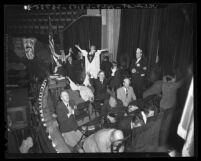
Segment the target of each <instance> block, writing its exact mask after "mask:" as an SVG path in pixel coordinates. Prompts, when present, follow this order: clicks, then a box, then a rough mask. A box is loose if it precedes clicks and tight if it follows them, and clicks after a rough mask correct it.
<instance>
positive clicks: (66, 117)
mask: <svg viewBox="0 0 201 161" xmlns="http://www.w3.org/2000/svg"><path fill="white" fill-rule="evenodd" d="M60 98H61V100H62V101H61V102H60V103H59V104H58V106H57V109H56V112H57V119H58V122H59V128H60V131H61V133H62V136H63V137H64V140H65V142H66V144H68V145H69V146H71V147H74V146H75V145H76V144H77V143H78V142H79V140H80V138H81V137H82V133H81V132H80V131H79V130H78V125H77V121H76V120H75V117H74V113H75V111H74V110H75V109H76V106H75V104H74V103H73V102H72V101H70V100H69V94H68V92H67V91H65V90H64V91H62V92H61V95H60Z"/></svg>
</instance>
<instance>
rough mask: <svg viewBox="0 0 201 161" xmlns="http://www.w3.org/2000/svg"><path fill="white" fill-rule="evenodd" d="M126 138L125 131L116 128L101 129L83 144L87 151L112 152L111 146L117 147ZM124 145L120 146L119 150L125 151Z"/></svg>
mask: <svg viewBox="0 0 201 161" xmlns="http://www.w3.org/2000/svg"><path fill="white" fill-rule="evenodd" d="M123 139H124V135H123V132H122V131H121V130H116V129H101V130H99V131H97V132H96V133H94V134H92V135H90V136H89V137H88V138H87V139H86V140H85V141H84V144H83V149H84V151H85V152H86V153H96V152H112V151H111V146H112V145H113V147H117V146H118V145H119V144H121V143H122V140H123ZM123 151H124V147H123V146H122V147H120V149H119V152H123Z"/></svg>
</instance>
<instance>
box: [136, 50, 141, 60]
mask: <svg viewBox="0 0 201 161" xmlns="http://www.w3.org/2000/svg"><path fill="white" fill-rule="evenodd" d="M141 57H142V50H141V49H140V48H137V50H136V58H137V59H139V58H141Z"/></svg>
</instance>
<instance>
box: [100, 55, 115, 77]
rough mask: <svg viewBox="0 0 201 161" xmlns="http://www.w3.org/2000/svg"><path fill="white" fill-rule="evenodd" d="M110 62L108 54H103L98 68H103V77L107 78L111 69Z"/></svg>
mask: <svg viewBox="0 0 201 161" xmlns="http://www.w3.org/2000/svg"><path fill="white" fill-rule="evenodd" d="M111 68H112V63H111V62H110V61H109V57H108V56H104V59H103V62H102V63H101V66H100V69H101V70H103V71H104V72H105V77H106V78H109V77H110V75H111V73H112V71H111Z"/></svg>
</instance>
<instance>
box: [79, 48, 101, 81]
mask: <svg viewBox="0 0 201 161" xmlns="http://www.w3.org/2000/svg"><path fill="white" fill-rule="evenodd" d="M81 52H82V54H83V56H84V58H85V72H86V73H87V72H89V73H90V74H91V77H93V78H95V79H96V78H97V75H98V72H99V71H100V54H101V50H97V51H96V53H95V55H94V58H93V60H92V62H90V61H89V60H88V57H87V55H88V54H89V53H88V52H87V51H86V50H81Z"/></svg>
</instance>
